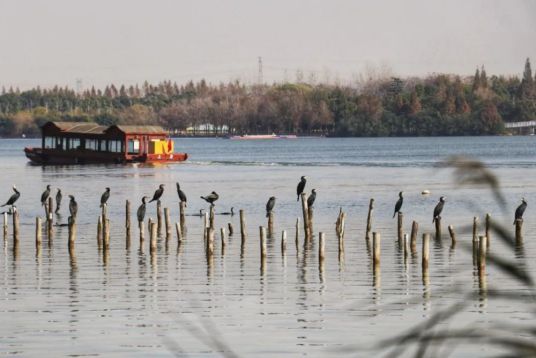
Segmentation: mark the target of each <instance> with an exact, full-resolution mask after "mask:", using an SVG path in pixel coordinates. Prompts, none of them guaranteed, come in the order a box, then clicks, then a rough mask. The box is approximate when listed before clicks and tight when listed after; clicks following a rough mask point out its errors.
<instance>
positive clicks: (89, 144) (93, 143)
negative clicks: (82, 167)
mask: <svg viewBox="0 0 536 358" xmlns="http://www.w3.org/2000/svg"><path fill="white" fill-rule="evenodd" d="M98 144H99V143H98V141H97V140H96V139H86V150H97V149H98V148H97V146H98Z"/></svg>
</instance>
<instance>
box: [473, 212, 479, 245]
mask: <svg viewBox="0 0 536 358" xmlns="http://www.w3.org/2000/svg"><path fill="white" fill-rule="evenodd" d="M476 240H478V218H477V217H476V216H475V217H473V241H476Z"/></svg>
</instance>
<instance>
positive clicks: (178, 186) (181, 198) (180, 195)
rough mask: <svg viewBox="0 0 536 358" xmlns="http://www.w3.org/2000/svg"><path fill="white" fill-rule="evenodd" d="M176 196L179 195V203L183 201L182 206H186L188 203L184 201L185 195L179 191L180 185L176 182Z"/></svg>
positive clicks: (186, 200)
mask: <svg viewBox="0 0 536 358" xmlns="http://www.w3.org/2000/svg"><path fill="white" fill-rule="evenodd" d="M177 194H179V199H180V200H181V202H183V201H184V206H187V205H186V203H187V202H188V199H186V194H184V191H182V190H181V186H180V184H179V183H178V182H177Z"/></svg>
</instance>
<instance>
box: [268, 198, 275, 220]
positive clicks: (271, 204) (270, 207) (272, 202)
mask: <svg viewBox="0 0 536 358" xmlns="http://www.w3.org/2000/svg"><path fill="white" fill-rule="evenodd" d="M274 206H275V196H271V197H270V199H268V202H267V203H266V217H268V216H270V213H271V212H272V210H273V209H274Z"/></svg>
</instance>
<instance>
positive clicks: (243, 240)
mask: <svg viewBox="0 0 536 358" xmlns="http://www.w3.org/2000/svg"><path fill="white" fill-rule="evenodd" d="M240 239H241V243H240V245H241V247H242V249H243V248H244V246H245V245H246V239H247V233H246V216H245V214H244V210H242V209H240Z"/></svg>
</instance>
